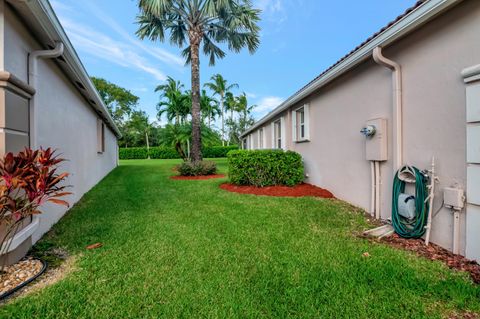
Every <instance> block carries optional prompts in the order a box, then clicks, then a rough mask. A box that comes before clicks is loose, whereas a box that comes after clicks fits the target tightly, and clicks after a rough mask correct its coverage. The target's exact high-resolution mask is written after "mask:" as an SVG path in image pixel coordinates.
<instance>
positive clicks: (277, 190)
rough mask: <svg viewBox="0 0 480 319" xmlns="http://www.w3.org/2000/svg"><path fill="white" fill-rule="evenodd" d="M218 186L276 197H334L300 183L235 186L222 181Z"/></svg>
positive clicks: (239, 191)
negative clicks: (290, 184)
mask: <svg viewBox="0 0 480 319" xmlns="http://www.w3.org/2000/svg"><path fill="white" fill-rule="evenodd" d="M220 188H221V189H223V190H226V191H229V192H233V193H240V194H253V195H263V196H276V197H305V196H314V197H321V198H335V196H333V194H332V193H331V192H329V191H328V190H326V189H323V188H320V187H317V186H314V185H311V184H306V183H302V184H299V185H296V186H292V187H289V186H266V187H255V186H237V185H233V184H230V183H224V184H221V185H220Z"/></svg>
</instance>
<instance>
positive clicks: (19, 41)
mask: <svg viewBox="0 0 480 319" xmlns="http://www.w3.org/2000/svg"><path fill="white" fill-rule="evenodd" d="M5 11H6V14H5V43H6V44H7V45H6V46H5V69H6V70H7V71H9V72H11V73H12V74H15V75H16V76H17V77H19V78H20V79H21V80H23V81H27V80H28V74H27V61H28V53H29V52H32V51H34V50H38V49H41V47H40V46H39V45H38V43H36V41H35V40H34V38H33V37H32V36H31V35H30V33H29V32H28V30H27V29H26V28H25V27H24V25H23V24H22V22H21V21H20V20H19V19H18V18H17V16H16V15H15V14H14V13H13V12H12V11H11V10H10V8H9V7H8V5H7V6H6V10H5ZM56 63H57V62H54V61H53V60H39V62H38V79H37V81H36V82H37V87H36V89H37V93H36V94H35V99H36V109H37V112H38V113H37V114H38V116H37V119H38V121H37V122H36V123H35V125H36V132H37V144H38V145H40V146H43V147H52V148H55V149H58V151H59V153H61V154H62V157H64V158H66V159H68V161H67V162H65V163H64V164H63V165H62V167H61V170H62V171H67V172H69V173H70V177H69V178H68V181H67V184H69V185H72V186H73V187H72V188H71V189H70V191H72V192H73V193H74V194H73V195H72V196H70V197H69V198H68V201H69V202H70V203H71V204H74V203H75V202H77V201H78V200H79V199H80V198H81V197H82V195H83V194H84V193H85V192H87V191H88V190H89V189H90V188H92V187H93V186H94V185H95V184H97V183H98V182H99V181H100V180H101V179H102V178H103V177H104V176H105V175H106V174H108V173H109V172H110V171H111V170H112V169H113V168H114V167H115V166H116V165H117V142H116V137H115V135H114V134H113V132H112V131H111V130H110V129H109V128H108V126H106V128H105V146H106V149H105V152H104V153H102V154H98V153H97V118H98V116H97V114H96V113H95V112H94V111H93V109H92V108H91V107H90V106H89V104H88V103H87V102H86V101H85V99H84V98H83V97H82V96H81V95H80V93H79V92H78V90H77V89H76V88H75V87H74V86H73V84H72V83H71V82H70V80H69V79H68V78H67V77H66V76H65V75H64V74H63V73H62V71H61V70H60V68H59V67H58V66H57V64H56ZM65 212H66V209H65V208H63V207H60V206H56V205H48V206H46V207H44V214H43V215H42V216H41V221H40V227H39V229H38V231H37V232H36V233H35V234H34V235H33V241H34V242H35V241H36V240H38V239H39V238H40V237H41V236H42V235H43V233H45V232H46V231H48V230H49V229H50V227H51V225H53V224H54V223H56V222H57V221H58V220H59V219H60V218H61V217H62V216H63V214H65Z"/></svg>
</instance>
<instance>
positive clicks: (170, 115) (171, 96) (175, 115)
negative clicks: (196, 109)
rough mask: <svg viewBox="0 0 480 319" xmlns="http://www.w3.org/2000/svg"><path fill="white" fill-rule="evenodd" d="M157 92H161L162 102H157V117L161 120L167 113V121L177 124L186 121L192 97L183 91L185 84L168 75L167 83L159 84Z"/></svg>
mask: <svg viewBox="0 0 480 319" xmlns="http://www.w3.org/2000/svg"><path fill="white" fill-rule="evenodd" d="M155 92H160V102H158V104H157V112H158V113H157V118H158V119H159V120H161V117H162V115H163V114H166V117H167V121H169V122H172V121H173V119H175V124H180V123H184V122H185V121H186V119H187V116H188V114H189V113H190V106H189V101H190V99H189V98H188V96H186V95H185V94H184V92H183V84H181V83H180V81H175V80H174V79H173V78H171V77H168V78H167V82H166V84H162V85H159V86H157V87H156V88H155Z"/></svg>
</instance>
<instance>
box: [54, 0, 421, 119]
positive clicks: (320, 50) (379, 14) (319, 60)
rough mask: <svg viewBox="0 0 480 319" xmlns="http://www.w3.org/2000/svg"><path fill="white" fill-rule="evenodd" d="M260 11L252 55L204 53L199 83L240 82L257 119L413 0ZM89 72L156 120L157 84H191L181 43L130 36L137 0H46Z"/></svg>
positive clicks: (277, 2)
mask: <svg viewBox="0 0 480 319" xmlns="http://www.w3.org/2000/svg"><path fill="white" fill-rule="evenodd" d="M253 3H254V4H255V6H256V7H257V8H259V9H261V10H262V15H261V18H262V21H261V23H260V26H261V29H262V31H261V45H260V48H259V50H258V51H257V52H256V53H255V54H254V55H250V54H249V53H248V52H247V51H244V52H242V53H240V54H235V53H233V52H227V56H226V58H224V59H223V60H220V61H218V62H217V64H216V65H215V66H213V67H210V66H208V62H207V60H206V59H205V58H203V63H202V64H201V81H202V83H205V82H206V81H208V80H209V78H210V76H211V75H212V74H215V73H221V74H222V75H223V76H224V77H225V78H226V79H227V80H229V81H230V82H235V83H238V84H239V86H240V89H239V92H237V93H240V92H246V93H247V96H248V97H249V102H250V104H255V105H257V108H256V110H255V112H254V117H255V118H256V119H259V118H261V117H262V116H263V115H265V114H266V113H267V112H268V111H270V110H271V109H273V108H274V107H276V106H277V105H278V104H280V103H281V102H282V101H283V100H285V99H286V98H288V97H289V96H290V95H292V94H293V93H295V92H296V91H297V90H298V89H299V88H300V87H302V86H303V85H305V84H306V83H308V82H309V81H310V80H311V79H312V78H314V77H315V76H317V75H318V74H319V73H321V72H322V71H323V70H324V69H326V68H327V67H329V66H330V65H332V64H333V63H334V62H336V61H337V60H338V59H339V58H341V57H342V56H343V55H345V54H346V53H347V52H349V51H350V50H352V49H353V48H354V47H356V46H357V45H358V44H359V43H361V42H363V41H364V40H365V39H366V38H368V37H369V36H370V35H371V34H373V33H374V32H376V31H378V30H379V29H380V28H381V27H383V26H384V25H385V24H387V23H388V22H389V21H391V20H392V19H394V18H395V17H396V16H398V15H399V14H401V13H402V12H403V11H404V10H405V9H406V8H408V7H409V6H411V5H413V4H414V3H415V0H389V1H385V0H361V1H358V0H338V1H332V0H254V1H253ZM51 4H52V6H53V8H54V10H55V12H56V13H57V15H58V17H59V19H60V21H61V23H62V25H63V26H64V28H65V30H66V32H67V34H68V36H69V37H70V40H71V42H72V43H73V45H74V47H75V48H76V50H77V52H78V54H79V56H80V58H81V60H82V61H83V63H84V65H85V67H86V69H87V71H88V72H89V74H90V75H93V76H98V77H103V78H105V79H107V80H109V81H111V82H114V83H116V84H118V85H120V86H122V87H125V88H127V89H129V90H130V91H132V93H134V94H135V95H137V96H139V97H140V108H141V109H143V110H145V111H146V112H147V113H148V114H149V116H150V118H151V119H152V120H155V119H156V103H157V102H158V94H156V93H155V92H154V88H155V87H156V86H157V85H158V84H161V83H162V82H163V81H164V80H165V78H166V76H172V77H173V78H175V79H178V80H180V81H181V82H183V83H184V84H185V85H186V87H187V88H188V87H189V86H190V69H189V67H188V66H184V62H183V59H182V57H181V55H180V51H181V50H180V49H178V48H176V47H173V46H171V45H170V44H169V43H168V42H167V43H159V42H155V43H153V42H150V41H140V40H138V39H137V38H136V37H135V31H136V29H137V25H136V24H135V16H136V14H137V13H138V9H137V6H136V1H135V0H82V1H78V0H51Z"/></svg>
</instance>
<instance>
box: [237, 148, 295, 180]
mask: <svg viewBox="0 0 480 319" xmlns="http://www.w3.org/2000/svg"><path fill="white" fill-rule="evenodd" d="M228 176H229V178H230V182H231V183H233V184H236V185H253V186H257V187H264V186H272V185H287V186H294V185H297V184H300V183H301V182H302V181H303V178H304V170H303V161H302V157H301V156H300V154H298V153H296V152H292V151H283V150H248V151H247V150H238V151H231V152H229V153H228Z"/></svg>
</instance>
